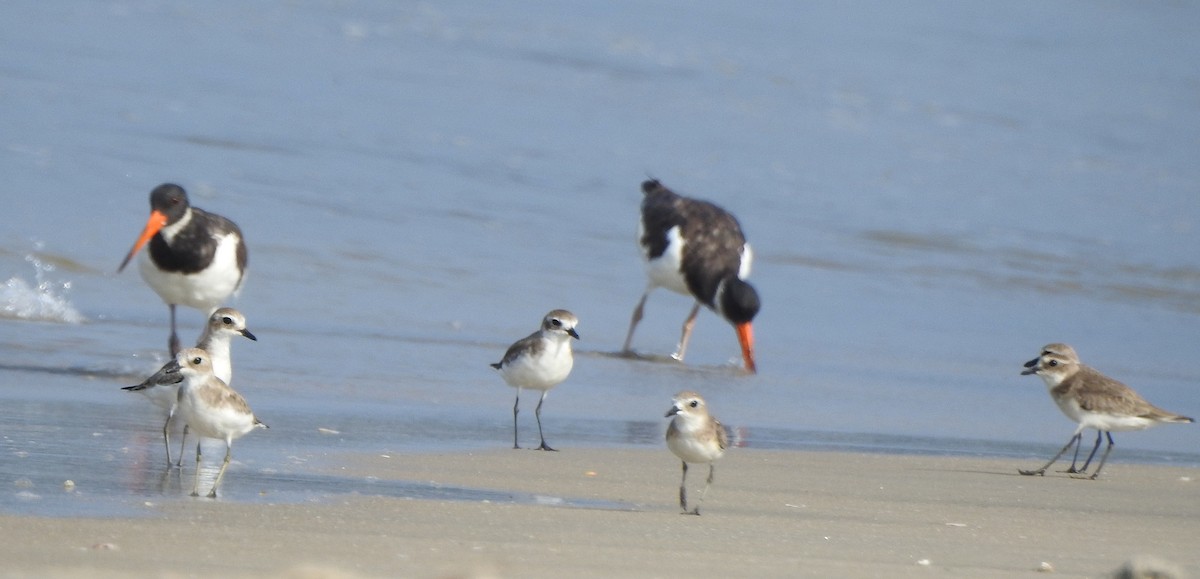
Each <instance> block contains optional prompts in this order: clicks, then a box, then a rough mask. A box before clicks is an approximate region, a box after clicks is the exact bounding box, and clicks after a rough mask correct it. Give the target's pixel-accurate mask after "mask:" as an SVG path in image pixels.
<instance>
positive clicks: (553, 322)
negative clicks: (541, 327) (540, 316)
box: [550, 320, 562, 328]
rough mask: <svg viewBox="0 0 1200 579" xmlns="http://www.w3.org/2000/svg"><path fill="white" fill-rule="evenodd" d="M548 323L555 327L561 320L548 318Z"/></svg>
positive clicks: (560, 323)
mask: <svg viewBox="0 0 1200 579" xmlns="http://www.w3.org/2000/svg"><path fill="white" fill-rule="evenodd" d="M550 324H551V325H553V326H554V327H556V328H557V327H559V326H561V325H562V322H561V321H559V320H550Z"/></svg>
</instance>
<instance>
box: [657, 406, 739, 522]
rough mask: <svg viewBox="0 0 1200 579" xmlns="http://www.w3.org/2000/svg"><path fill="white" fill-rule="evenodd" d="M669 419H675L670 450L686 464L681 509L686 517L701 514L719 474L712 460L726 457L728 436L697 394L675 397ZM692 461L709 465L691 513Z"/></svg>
mask: <svg viewBox="0 0 1200 579" xmlns="http://www.w3.org/2000/svg"><path fill="white" fill-rule="evenodd" d="M666 417H672V418H671V424H670V426H668V427H667V448H669V449H671V452H673V453H675V456H677V457H679V459H680V460H682V461H683V479H682V480H680V481H679V507H680V508H681V509H683V513H684V514H688V515H699V514H700V503H702V502H704V495H705V494H706V493H708V487H710V486H712V482H713V474H714V473H715V472H716V467H715V466H714V465H713V461H715V460H717V459H718V458H721V456H722V455H724V454H725V449H726V448H727V447H728V446H729V434H728V433H727V432H725V427H724V426H722V425H721V421H720V420H717V419H716V418H715V417H713V416H712V415H710V414H709V413H708V405H707V404H706V403H705V402H704V398H703V397H702V396H700V395H699V394H697V393H695V392H690V391H683V392H680V393H678V394H676V395H675V400H674V403H673V404H672V405H671V409H670V410H668V411H667V414H666ZM689 462H690V463H692V464H704V463H708V479H707V480H706V481H705V483H704V490H703V491H701V493H700V500H698V501H696V508H695V509H693V510H691V511H689V510H688V501H687V473H688V463H689Z"/></svg>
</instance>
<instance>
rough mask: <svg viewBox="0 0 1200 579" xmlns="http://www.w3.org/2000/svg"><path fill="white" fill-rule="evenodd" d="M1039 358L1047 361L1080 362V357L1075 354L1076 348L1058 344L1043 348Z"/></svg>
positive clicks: (1047, 345)
mask: <svg viewBox="0 0 1200 579" xmlns="http://www.w3.org/2000/svg"><path fill="white" fill-rule="evenodd" d="M1039 356H1040V357H1041V358H1044V359H1047V360H1050V359H1054V360H1059V361H1067V362H1079V355H1078V354H1076V353H1075V348H1072V347H1071V346H1068V345H1067V344H1062V343H1058V342H1055V343H1053V344H1046V345H1045V346H1042V351H1041V353H1040V354H1039Z"/></svg>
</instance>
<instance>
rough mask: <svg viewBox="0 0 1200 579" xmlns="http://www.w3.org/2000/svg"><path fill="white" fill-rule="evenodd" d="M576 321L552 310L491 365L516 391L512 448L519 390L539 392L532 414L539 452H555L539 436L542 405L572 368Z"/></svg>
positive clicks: (564, 313) (542, 436)
mask: <svg viewBox="0 0 1200 579" xmlns="http://www.w3.org/2000/svg"><path fill="white" fill-rule="evenodd" d="M578 323H579V319H578V318H576V317H575V314H572V313H571V312H568V311H567V310H554V311H552V312H550V313H548V314H546V317H544V318H542V327H541V329H539V330H538V331H536V332H534V333H532V334H530V335H529V336H528V337H526V338H524V339H522V340H518V341H517V342H516V343H514V344H513V345H512V346H510V347H509V348H508V351H507V352H505V353H504V358H503V359H502V360H500V361H499V362H497V363H495V364H492V367H493V368H495V369H497V370H499V371H500V376H501V377H503V378H504V381H505V382H507V383H508V385H509V386H512V387H513V388H516V389H517V399H516V401H515V402H513V448H521V447H520V445H518V444H517V413H518V411H519V408H518V406H519V405H520V403H521V389H522V388H529V389H532V390H541V391H542V397H541V399H539V400H538V404H537V409H535V410H534V411H533V414H534V416H535V417H536V418H537V425H538V437H539V438H541V439H542V444H541V446H539V447H538V450H554V449H553V448H550V447H549V446H548V445H547V444H546V437H545V436H544V435H543V434H542V403H543V402H545V401H546V394H547V393H548V392H550V389H551V388H554V387H555V386H558V384H559V383H560V382H562V381H563V380H566V379H567V375H569V374H570V373H571V367H572V366H573V365H574V363H575V361H574V357H573V356H572V355H571V339H576V340H578V339H579V334H578V333H577V332H576V331H575V326H576V325H577V324H578Z"/></svg>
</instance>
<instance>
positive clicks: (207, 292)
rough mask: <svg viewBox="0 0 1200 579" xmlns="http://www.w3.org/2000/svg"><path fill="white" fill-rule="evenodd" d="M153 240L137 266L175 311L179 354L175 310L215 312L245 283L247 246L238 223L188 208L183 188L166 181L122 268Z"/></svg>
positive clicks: (175, 340)
mask: <svg viewBox="0 0 1200 579" xmlns="http://www.w3.org/2000/svg"><path fill="white" fill-rule="evenodd" d="M146 242H150V248H149V250H148V251H147V252H146V253H143V254H142V257H141V259H140V260H139V262H138V269H139V270H140V271H141V274H142V279H144V280H146V283H147V284H149V285H150V287H151V288H152V289H153V290H154V292H155V293H157V294H158V297H160V298H162V300H163V301H164V302H166V303H167V306H169V307H170V309H171V338H170V341H169V347H170V350H171V355H172V356H174V355H175V354H176V353H178V352H179V336H178V335H177V334H176V333H175V306H176V305H184V306H188V307H191V308H196V309H198V310H202V311H204V313H205V314H211V313H212V311H213V310H215V309H216V308H217V307H219V306H220V305H221V304H222V303H223V302H224V301H225V300H226V299H228V298H229V296H230V295H232V294H233V293H234V292H235V291H237V289H238V288H239V287H241V285H242V276H243V275H244V274H245V272H246V242H245V240H243V239H242V230H241V229H238V226H237V224H235V223H234V222H232V221H230V220H228V219H226V218H224V217H221V216H220V215H215V214H213V213H209V212H207V211H204V210H203V209H199V208H197V207H192V206H191V205H189V204H188V198H187V193H186V192H185V191H184V190H183V188H182V187H180V186H179V185H175V184H172V183H164V184H162V185H159V186H158V187H156V188H155V189H154V191H151V192H150V219H149V220H148V221H146V228H145V229H143V230H142V234H141V235H140V236H138V239H137V241H136V242H134V244H133V248H132V249H130V250H129V253H128V254H127V255H126V256H125V259H124V260H123V261H122V262H121V266H120V267H118V268H117V272H118V273H119V272H121V271H122V270H124V269H125V266H126V265H128V264H129V260H130V259H132V258H133V256H134V254H136V253H137V252H138V250H139V249H141V248H142V246H143V245H145V244H146Z"/></svg>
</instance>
